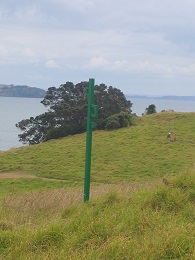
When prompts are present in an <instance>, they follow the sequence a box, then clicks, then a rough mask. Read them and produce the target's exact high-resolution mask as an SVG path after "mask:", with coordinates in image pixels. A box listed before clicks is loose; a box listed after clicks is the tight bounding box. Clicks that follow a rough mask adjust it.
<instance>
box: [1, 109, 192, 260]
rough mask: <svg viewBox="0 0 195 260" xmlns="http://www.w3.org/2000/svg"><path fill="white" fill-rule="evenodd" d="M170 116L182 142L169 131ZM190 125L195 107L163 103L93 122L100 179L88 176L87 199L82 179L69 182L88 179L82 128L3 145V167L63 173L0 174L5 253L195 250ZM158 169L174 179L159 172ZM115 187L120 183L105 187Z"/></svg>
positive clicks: (110, 255)
mask: <svg viewBox="0 0 195 260" xmlns="http://www.w3.org/2000/svg"><path fill="white" fill-rule="evenodd" d="M167 118H171V119H172V120H171V132H176V134H177V136H178V141H177V142H176V143H173V142H171V143H168V142H167V140H166V134H167V125H168V123H167ZM194 132H195V113H160V114H155V115H151V116H145V117H141V118H137V119H136V126H134V127H131V128H126V129H121V130H117V131H111V132H104V131H99V132H98V131H97V132H94V134H93V160H92V180H93V181H94V182H95V183H97V182H99V183H102V184H101V185H100V186H98V187H97V188H95V189H94V185H93V183H92V187H93V188H92V193H93V194H92V195H93V196H92V199H91V200H90V202H89V203H87V204H85V205H83V203H81V201H82V199H83V198H82V197H83V196H82V190H81V189H82V188H77V187H72V188H67V186H76V185H75V182H76V183H77V184H78V185H79V186H81V185H82V184H83V175H84V157H85V135H84V134H83V135H77V136H72V137H67V138H64V139H61V140H55V141H50V142H47V143H43V144H41V145H36V146H32V147H23V148H19V149H13V150H11V151H8V152H4V153H1V154H0V172H4V171H7V172H9V171H11V172H14V171H21V172H24V173H27V174H28V173H34V174H36V175H38V176H47V177H50V178H61V179H65V180H67V181H66V182H55V181H47V180H39V179H12V180H8V179H5V180H3V179H2V180H0V184H1V192H0V196H1V200H0V258H1V259H20V260H22V259H41V260H42V259H194V258H195V251H194V248H195V243H194V237H195V233H194V232H195V215H194V214H195V208H194V205H195V204H194V203H195V171H194V158H195V135H194ZM186 173H187V174H186ZM171 175H176V176H178V177H170V176H171ZM160 176H166V178H167V179H168V181H169V185H168V186H165V185H164V184H163V183H161V184H158V183H157V182H156V181H155V179H158V178H159V177H160ZM134 180H136V182H134ZM146 180H147V181H148V182H146V183H145V184H144V185H142V184H140V181H141V183H142V182H143V181H146ZM119 182H120V183H121V184H120V185H119V184H118V183H119ZM124 182H131V183H132V184H131V185H129V184H125V183H124ZM105 183H115V184H112V185H110V186H109V185H108V184H107V185H106V184H105ZM139 185H141V186H139ZM144 187H145V188H144ZM64 188H65V189H64ZM110 188H111V189H114V190H117V191H113V192H110V193H108V194H107V195H104V194H105V193H106V191H107V190H109V189H110ZM10 191H11V194H10V195H9V196H8V195H6V194H7V193H8V192H9V193H10ZM18 193H20V194H18ZM16 194H18V195H16ZM95 195H101V197H100V198H96V199H95Z"/></svg>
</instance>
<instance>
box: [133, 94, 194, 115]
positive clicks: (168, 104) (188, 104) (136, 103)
mask: <svg viewBox="0 0 195 260" xmlns="http://www.w3.org/2000/svg"><path fill="white" fill-rule="evenodd" d="M128 99H129V100H131V102H132V103H133V106H132V113H136V115H138V116H141V115H142V113H144V112H145V109H146V108H147V107H148V106H149V105H151V104H154V105H155V106H156V111H157V112H161V111H162V110H169V109H170V110H174V111H175V112H195V101H187V100H174V99H172V100H167V99H157V98H128Z"/></svg>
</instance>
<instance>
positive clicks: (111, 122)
mask: <svg viewBox="0 0 195 260" xmlns="http://www.w3.org/2000/svg"><path fill="white" fill-rule="evenodd" d="M129 125H132V116H131V114H129V113H126V112H121V113H119V114H115V115H112V116H109V117H108V118H107V122H106V125H105V129H106V130H112V129H118V128H122V127H127V126H129Z"/></svg>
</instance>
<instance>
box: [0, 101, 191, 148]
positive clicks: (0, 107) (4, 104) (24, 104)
mask: <svg viewBox="0 0 195 260" xmlns="http://www.w3.org/2000/svg"><path fill="white" fill-rule="evenodd" d="M128 99H130V100H131V102H132V103H133V106H132V112H133V113H136V114H137V115H138V116H141V115H142V113H144V112H145V109H146V107H148V106H149V105H151V104H154V105H155V106H156V109H157V112H161V111H162V110H169V109H172V110H174V111H176V112H195V102H194V101H178V100H162V99H152V98H151V99H149V98H128ZM41 100H42V99H39V98H13V97H0V151H6V150H9V149H11V148H14V147H20V146H23V144H22V143H21V142H19V141H18V134H19V133H20V131H19V130H18V129H17V128H16V127H15V124H16V123H17V122H19V121H21V120H22V119H27V118H30V117H31V116H33V117H34V116H37V115H40V114H42V113H44V112H46V111H47V109H46V108H45V107H44V106H43V105H42V104H41V103H40V102H41Z"/></svg>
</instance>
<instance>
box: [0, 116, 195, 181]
mask: <svg viewBox="0 0 195 260" xmlns="http://www.w3.org/2000/svg"><path fill="white" fill-rule="evenodd" d="M168 118H170V119H171V132H172V133H176V134H177V136H178V141H177V142H176V143H173V142H171V143H168V142H167V140H166V134H167V128H168ZM194 132H195V113H159V114H153V115H150V116H145V117H141V118H137V119H136V126H133V127H130V128H124V129H120V130H116V131H110V132H106V131H95V132H94V133H93V152H92V172H91V178H92V182H103V183H105V182H108V183H114V182H115V183H116V182H118V181H127V182H129V181H134V180H140V179H142V180H148V179H150V178H158V177H160V176H165V175H169V174H170V173H171V174H173V173H177V172H178V171H180V170H183V169H188V168H192V167H193V166H194V158H195V134H194ZM0 162H1V164H0V172H9V171H11V172H13V171H20V172H24V173H31V174H35V175H37V176H41V177H48V178H59V179H64V180H67V181H68V182H69V183H74V182H77V183H80V182H82V181H83V176H84V162H85V134H81V135H76V136H70V137H66V138H63V139H61V140H54V141H50V142H47V143H43V144H40V145H35V146H32V147H23V148H19V149H13V150H11V151H8V152H4V153H1V154H0Z"/></svg>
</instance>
